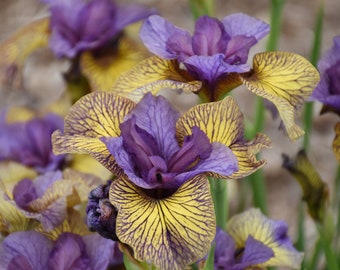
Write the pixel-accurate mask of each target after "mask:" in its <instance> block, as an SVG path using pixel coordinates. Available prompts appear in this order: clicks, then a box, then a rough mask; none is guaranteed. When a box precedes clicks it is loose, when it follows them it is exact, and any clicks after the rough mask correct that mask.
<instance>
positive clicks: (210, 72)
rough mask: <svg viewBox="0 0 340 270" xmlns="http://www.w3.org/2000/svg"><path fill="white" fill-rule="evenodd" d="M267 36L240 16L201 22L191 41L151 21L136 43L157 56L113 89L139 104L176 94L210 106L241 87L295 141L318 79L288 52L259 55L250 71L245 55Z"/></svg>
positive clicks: (262, 28) (265, 27) (164, 23)
mask: <svg viewBox="0 0 340 270" xmlns="http://www.w3.org/2000/svg"><path fill="white" fill-rule="evenodd" d="M268 32H269V26H268V25H267V24H266V23H264V22H262V21H260V20H257V19H255V18H252V17H250V16H248V15H245V14H241V13H238V14H233V15H230V16H227V17H225V18H224V19H223V20H222V21H219V20H218V19H216V18H211V17H208V16H203V17H201V18H199V19H198V20H197V22H196V25H195V31H194V33H193V35H191V34H190V33H189V32H188V31H186V30H184V29H181V28H178V27H176V26H174V25H173V24H171V23H170V22H168V21H167V20H166V19H164V18H162V17H160V16H158V15H153V16H150V17H149V18H148V19H147V20H145V21H144V23H143V26H142V28H141V31H140V37H141V39H142V41H143V42H144V44H145V46H146V47H147V48H148V49H149V50H150V51H151V52H152V53H154V54H155V55H156V56H153V57H151V58H148V59H145V60H143V61H142V62H140V63H139V64H137V65H136V66H135V67H134V68H133V69H132V70H131V71H128V72H127V73H124V74H122V75H121V76H120V78H119V79H118V80H117V81H116V83H115V84H114V86H113V87H112V89H114V90H115V91H118V92H120V93H121V94H124V95H126V96H128V97H130V98H135V99H137V98H139V97H140V96H141V95H142V94H143V93H145V92H148V91H152V92H153V93H156V92H158V91H159V90H160V89H162V88H164V87H170V88H179V89H183V90H184V91H186V92H195V93H198V95H199V96H200V97H201V99H202V100H203V101H204V102H210V101H216V100H220V99H222V98H223V97H225V95H226V94H227V93H228V92H229V91H231V90H232V89H234V88H235V87H237V86H239V85H241V84H244V85H246V86H247V87H248V89H249V90H250V91H251V92H253V93H255V94H257V95H259V96H261V97H264V98H266V99H268V100H269V101H270V102H272V103H273V104H274V105H275V106H276V107H277V109H278V112H279V114H280V116H281V118H282V120H283V123H284V126H285V129H286V131H287V133H288V135H289V137H290V138H291V139H292V140H295V139H297V138H298V137H300V136H301V135H302V134H303V130H302V129H301V128H300V127H299V126H297V125H296V124H295V123H294V117H295V114H298V113H299V111H300V110H299V109H300V107H301V105H302V104H303V102H304V99H305V98H307V97H309V95H310V94H311V92H312V90H313V89H314V87H315V85H316V84H317V82H318V80H319V76H318V72H317V70H316V69H315V68H314V67H313V66H312V65H311V64H310V63H309V62H308V61H307V60H306V59H304V58H303V57H301V56H299V55H296V54H293V53H288V52H265V53H258V54H256V55H255V56H254V58H253V67H252V68H251V67H250V66H249V65H248V64H247V59H248V53H249V50H250V48H251V47H252V46H253V45H254V44H256V43H257V42H258V41H259V40H260V39H261V38H263V37H264V36H265V35H266V34H267V33H268ZM155 85H156V86H158V89H157V88H156V87H155Z"/></svg>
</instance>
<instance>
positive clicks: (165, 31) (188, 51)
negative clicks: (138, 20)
mask: <svg viewBox="0 0 340 270" xmlns="http://www.w3.org/2000/svg"><path fill="white" fill-rule="evenodd" d="M139 36H140V38H141V40H142V41H143V43H144V45H145V46H146V47H147V48H148V50H149V51H150V52H152V53H154V54H156V55H158V56H160V57H162V58H164V59H175V58H178V57H179V58H180V59H183V60H184V59H185V58H186V57H188V56H190V55H193V52H192V47H191V37H190V34H189V32H187V31H186V30H184V29H181V28H178V27H176V26H174V25H173V24H171V23H170V22H168V21H167V20H165V19H164V18H162V17H160V16H158V15H153V16H150V17H149V18H148V19H147V20H145V21H144V23H143V25H142V27H141V30H140V33H139Z"/></svg>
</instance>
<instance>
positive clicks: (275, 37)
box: [267, 0, 285, 51]
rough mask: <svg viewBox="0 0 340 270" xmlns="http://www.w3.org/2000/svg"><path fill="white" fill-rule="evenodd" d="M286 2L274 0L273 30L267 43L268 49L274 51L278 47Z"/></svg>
mask: <svg viewBox="0 0 340 270" xmlns="http://www.w3.org/2000/svg"><path fill="white" fill-rule="evenodd" d="M284 2H285V1H284V0H272V4H271V19H270V28H271V31H270V35H269V39H268V43H267V51H273V50H276V48H277V44H278V42H279V37H280V32H281V31H280V30H281V21H282V9H283V5H284Z"/></svg>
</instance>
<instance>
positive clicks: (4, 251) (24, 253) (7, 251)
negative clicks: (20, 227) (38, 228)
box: [0, 231, 52, 270]
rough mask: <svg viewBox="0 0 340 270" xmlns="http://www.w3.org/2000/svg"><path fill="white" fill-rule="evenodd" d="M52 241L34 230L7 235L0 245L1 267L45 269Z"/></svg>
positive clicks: (13, 269)
mask: <svg viewBox="0 0 340 270" xmlns="http://www.w3.org/2000/svg"><path fill="white" fill-rule="evenodd" d="M51 250H52V242H51V241H50V240H49V239H48V238H47V237H45V236H44V235H42V234H40V233H38V232H35V231H26V232H16V233H12V234H10V235H8V236H7V237H6V238H5V239H4V240H3V242H2V243H1V246H0V262H1V267H3V268H2V269H8V270H45V269H47V267H46V264H47V260H48V256H49V253H50V251H51Z"/></svg>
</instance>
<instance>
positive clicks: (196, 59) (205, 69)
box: [184, 53, 250, 83]
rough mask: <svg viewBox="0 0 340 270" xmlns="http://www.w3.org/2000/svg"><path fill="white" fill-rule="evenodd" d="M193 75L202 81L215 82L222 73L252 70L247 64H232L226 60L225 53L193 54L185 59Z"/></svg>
mask: <svg viewBox="0 0 340 270" xmlns="http://www.w3.org/2000/svg"><path fill="white" fill-rule="evenodd" d="M184 64H185V66H186V67H187V69H188V71H189V72H190V73H191V75H192V76H193V77H195V78H198V79H199V80H202V81H207V82H210V83H213V82H215V81H216V80H217V79H218V78H219V77H220V76H221V75H224V74H227V73H230V72H237V73H244V72H247V71H249V70H250V66H249V65H247V64H241V65H231V64H228V63H226V62H225V56H224V54H221V53H220V54H215V55H213V56H197V55H195V56H191V57H189V58H187V59H186V60H185V61H184Z"/></svg>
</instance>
